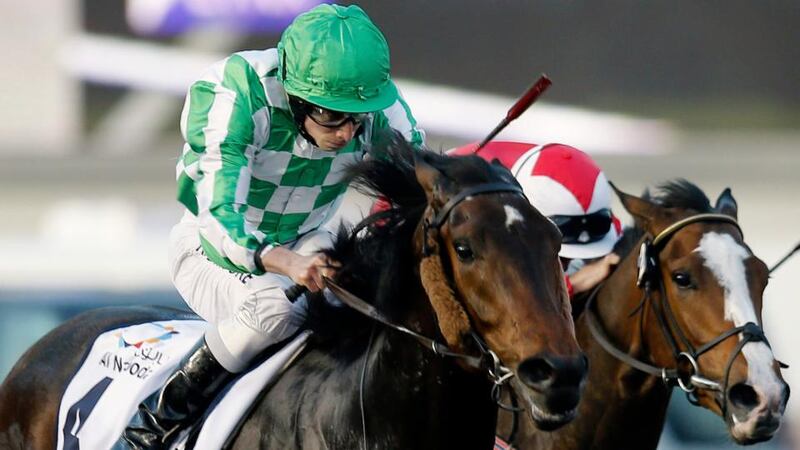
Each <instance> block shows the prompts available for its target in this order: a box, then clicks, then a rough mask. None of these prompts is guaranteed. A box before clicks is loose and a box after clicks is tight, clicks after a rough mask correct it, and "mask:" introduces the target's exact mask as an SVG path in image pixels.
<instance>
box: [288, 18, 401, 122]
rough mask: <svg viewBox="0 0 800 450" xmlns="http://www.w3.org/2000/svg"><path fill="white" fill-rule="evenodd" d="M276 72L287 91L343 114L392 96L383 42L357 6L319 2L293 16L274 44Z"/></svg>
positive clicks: (376, 106) (375, 107)
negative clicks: (308, 9) (279, 38)
mask: <svg viewBox="0 0 800 450" xmlns="http://www.w3.org/2000/svg"><path fill="white" fill-rule="evenodd" d="M278 58H279V59H278V77H279V79H280V80H281V82H283V86H284V88H285V89H286V92H287V93H288V94H289V95H294V96H296V97H300V98H302V99H303V100H305V101H307V102H310V103H313V104H315V105H319V106H322V107H323V108H328V109H332V110H335V111H342V112H349V113H366V112H374V111H379V110H381V109H384V108H387V107H389V106H391V105H392V104H393V103H394V102H395V100H397V88H395V86H394V83H392V81H391V77H390V76H389V46H388V45H387V44H386V39H385V38H384V37H383V34H381V32H380V31H379V30H378V28H377V27H376V26H375V24H373V23H372V21H371V20H370V19H369V17H367V14H366V13H365V12H364V11H363V10H362V9H361V8H359V7H358V6H355V5H351V6H347V7H345V6H340V5H327V4H323V5H319V6H317V7H316V8H314V9H312V10H311V11H308V12H306V13H304V14H301V15H299V16H297V18H296V19H295V20H294V22H292V24H291V25H289V27H288V28H286V31H284V32H283V36H281V40H280V42H279V43H278Z"/></svg>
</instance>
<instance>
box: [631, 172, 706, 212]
mask: <svg viewBox="0 0 800 450" xmlns="http://www.w3.org/2000/svg"><path fill="white" fill-rule="evenodd" d="M643 198H645V199H647V200H650V201H652V202H654V203H656V204H658V205H660V206H663V207H665V208H682V209H691V210H694V211H696V212H698V213H708V212H712V211H713V209H712V207H711V202H710V201H709V200H708V197H707V196H706V194H705V192H703V191H702V190H701V189H700V188H699V187H697V185H696V184H694V183H692V182H690V181H688V180H685V179H683V178H676V179H674V180H670V181H666V182H664V183H661V184H659V185H658V186H657V187H656V190H655V192H654V193H648V192H647V191H645V194H644V196H643Z"/></svg>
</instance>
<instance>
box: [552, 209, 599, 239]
mask: <svg viewBox="0 0 800 450" xmlns="http://www.w3.org/2000/svg"><path fill="white" fill-rule="evenodd" d="M550 220H552V221H553V223H555V224H556V226H557V227H558V229H559V231H561V242H562V243H563V244H588V243H590V242H597V241H599V240H601V239H603V238H604V237H605V236H606V234H608V230H610V229H611V210H610V209H607V208H604V209H601V210H599V211H595V212H593V213H591V214H587V215H585V216H550Z"/></svg>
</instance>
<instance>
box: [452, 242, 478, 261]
mask: <svg viewBox="0 0 800 450" xmlns="http://www.w3.org/2000/svg"><path fill="white" fill-rule="evenodd" d="M453 248H454V249H455V250H456V255H458V259H459V260H460V261H462V262H468V261H472V260H473V259H475V254H474V253H472V248H470V246H469V244H467V243H466V242H455V243H453Z"/></svg>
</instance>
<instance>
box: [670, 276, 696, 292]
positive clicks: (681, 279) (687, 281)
mask: <svg viewBox="0 0 800 450" xmlns="http://www.w3.org/2000/svg"><path fill="white" fill-rule="evenodd" d="M672 281H674V282H675V284H677V285H678V287H679V288H681V289H688V288H690V287H692V277H690V276H689V274H688V273H686V272H673V273H672Z"/></svg>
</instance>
